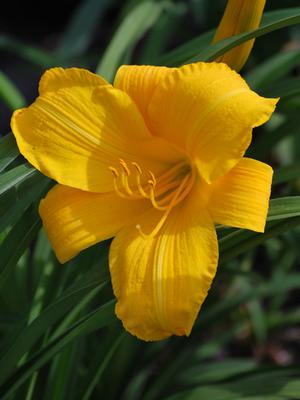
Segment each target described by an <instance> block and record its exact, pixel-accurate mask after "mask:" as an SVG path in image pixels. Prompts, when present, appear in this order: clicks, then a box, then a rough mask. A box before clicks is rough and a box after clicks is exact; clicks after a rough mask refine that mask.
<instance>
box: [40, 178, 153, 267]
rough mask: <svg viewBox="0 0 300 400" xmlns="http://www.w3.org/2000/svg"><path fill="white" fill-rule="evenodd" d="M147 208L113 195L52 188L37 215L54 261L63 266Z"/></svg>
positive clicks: (66, 187) (146, 204)
mask: <svg viewBox="0 0 300 400" xmlns="http://www.w3.org/2000/svg"><path fill="white" fill-rule="evenodd" d="M147 208H149V203H148V202H147V201H146V200H136V201H132V200H124V199H121V198H120V197H117V196H116V195H115V193H103V194H102V193H90V192H84V191H81V190H78V189H72V188H70V187H68V186H63V185H56V186H54V187H53V188H52V189H51V190H50V191H49V193H48V194H47V196H46V198H45V199H43V200H42V201H41V203H40V208H39V212H40V215H41V218H42V221H43V225H44V228H45V230H46V232H47V234H48V237H49V240H50V242H51V244H52V247H53V248H54V251H55V253H56V256H57V258H58V259H59V261H60V262H61V263H64V262H66V261H68V260H70V259H71V258H73V257H74V256H75V255H76V254H77V253H79V252H80V251H81V250H83V249H86V248H87V247H90V246H92V245H93V244H95V243H98V242H100V241H102V240H105V239H108V238H110V237H112V236H114V235H115V234H116V233H117V232H118V231H119V230H120V229H121V228H122V227H123V226H124V225H126V224H129V223H131V222H132V218H133V217H134V216H138V215H139V214H140V213H143V212H145V210H146V209H147Z"/></svg>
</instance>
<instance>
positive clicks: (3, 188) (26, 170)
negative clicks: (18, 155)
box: [0, 164, 38, 196]
mask: <svg viewBox="0 0 300 400" xmlns="http://www.w3.org/2000/svg"><path fill="white" fill-rule="evenodd" d="M37 174H38V171H37V170H36V169H34V168H33V167H31V166H30V165H28V164H24V165H19V166H18V167H16V168H13V169H11V170H10V171H8V172H5V173H3V174H2V175H0V196H1V195H3V194H4V193H6V192H8V191H9V190H10V189H12V188H13V187H14V186H16V185H18V184H20V183H21V182H24V181H25V180H26V179H28V178H29V177H31V176H33V175H37Z"/></svg>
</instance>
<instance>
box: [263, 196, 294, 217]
mask: <svg viewBox="0 0 300 400" xmlns="http://www.w3.org/2000/svg"><path fill="white" fill-rule="evenodd" d="M297 216H300V196H290V197H281V198H279V199H272V200H271V201H270V209H269V213H268V221H276V220H280V219H284V218H290V217H297Z"/></svg>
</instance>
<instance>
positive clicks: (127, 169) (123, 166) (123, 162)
mask: <svg viewBox="0 0 300 400" xmlns="http://www.w3.org/2000/svg"><path fill="white" fill-rule="evenodd" d="M119 162H120V164H121V167H122V168H123V170H124V172H125V174H126V175H127V176H129V175H130V169H129V168H128V166H127V164H126V162H125V161H124V160H122V158H120V159H119Z"/></svg>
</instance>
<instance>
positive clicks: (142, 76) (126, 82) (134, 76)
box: [114, 65, 172, 122]
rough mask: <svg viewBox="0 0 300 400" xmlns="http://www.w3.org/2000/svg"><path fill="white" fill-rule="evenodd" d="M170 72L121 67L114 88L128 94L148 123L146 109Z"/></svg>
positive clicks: (145, 66) (163, 69)
mask: <svg viewBox="0 0 300 400" xmlns="http://www.w3.org/2000/svg"><path fill="white" fill-rule="evenodd" d="M170 71H172V68H167V67H154V66H150V65H122V67H120V68H119V69H118V72H117V74H116V77H115V81H114V86H115V87H116V88H118V89H121V90H123V91H124V92H126V93H127V94H129V96H130V97H131V98H132V99H133V100H134V101H135V103H136V105H137V106H138V108H139V110H140V111H141V113H142V114H143V116H144V119H145V120H146V121H147V122H148V114H147V109H148V105H149V102H150V100H151V98H152V96H153V93H154V90H155V88H156V87H157V86H158V85H159V84H160V83H161V81H162V79H163V78H164V77H165V76H166V75H167V74H168V73H169V72H170Z"/></svg>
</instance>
